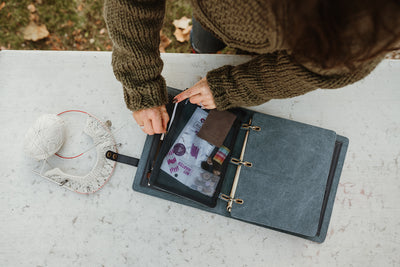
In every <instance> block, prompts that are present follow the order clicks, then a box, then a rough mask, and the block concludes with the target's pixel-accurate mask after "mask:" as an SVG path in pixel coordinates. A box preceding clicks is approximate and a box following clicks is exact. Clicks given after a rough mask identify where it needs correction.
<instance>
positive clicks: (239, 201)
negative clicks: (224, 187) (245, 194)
mask: <svg viewBox="0 0 400 267" xmlns="http://www.w3.org/2000/svg"><path fill="white" fill-rule="evenodd" d="M219 198H220V199H222V200H225V201H226V202H229V201H231V200H232V201H233V202H235V203H236V204H240V205H242V204H243V203H244V201H243V199H240V198H231V197H230V196H228V195H225V194H221V195H220V196H219Z"/></svg>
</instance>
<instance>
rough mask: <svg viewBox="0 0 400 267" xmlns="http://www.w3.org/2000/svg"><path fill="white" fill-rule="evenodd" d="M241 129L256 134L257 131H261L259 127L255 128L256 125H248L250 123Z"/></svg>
mask: <svg viewBox="0 0 400 267" xmlns="http://www.w3.org/2000/svg"><path fill="white" fill-rule="evenodd" d="M242 129H244V130H249V129H250V130H253V131H256V132H259V131H261V127H260V126H256V125H254V126H253V125H250V123H249V124H242Z"/></svg>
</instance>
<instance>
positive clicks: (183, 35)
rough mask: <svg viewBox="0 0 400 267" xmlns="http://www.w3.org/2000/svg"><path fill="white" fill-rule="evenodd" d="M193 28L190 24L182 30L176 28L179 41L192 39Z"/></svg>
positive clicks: (175, 33)
mask: <svg viewBox="0 0 400 267" xmlns="http://www.w3.org/2000/svg"><path fill="white" fill-rule="evenodd" d="M191 30H192V26H189V27H188V28H186V29H184V30H182V29H176V30H175V32H174V36H175V38H176V40H178V42H181V43H183V42H186V41H189V40H190V31H191Z"/></svg>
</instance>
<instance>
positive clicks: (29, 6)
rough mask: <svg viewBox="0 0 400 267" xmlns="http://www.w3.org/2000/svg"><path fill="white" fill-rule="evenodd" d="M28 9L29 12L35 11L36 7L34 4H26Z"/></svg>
mask: <svg viewBox="0 0 400 267" xmlns="http://www.w3.org/2000/svg"><path fill="white" fill-rule="evenodd" d="M28 10H29V11H30V12H31V13H34V12H36V7H35V5H34V4H30V5H28Z"/></svg>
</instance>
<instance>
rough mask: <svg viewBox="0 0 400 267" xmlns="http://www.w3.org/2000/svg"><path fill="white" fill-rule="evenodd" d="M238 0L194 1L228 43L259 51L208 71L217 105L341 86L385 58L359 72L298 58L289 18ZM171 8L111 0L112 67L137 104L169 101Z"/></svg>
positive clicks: (156, 2)
mask: <svg viewBox="0 0 400 267" xmlns="http://www.w3.org/2000/svg"><path fill="white" fill-rule="evenodd" d="M233 2H234V4H232V1H227V0H215V1H212V0H193V1H192V5H193V13H194V14H193V15H194V17H195V18H196V19H197V20H198V21H199V22H200V23H201V24H202V25H203V26H204V27H205V28H206V29H208V30H209V31H211V32H213V33H214V34H215V35H216V36H217V37H218V38H219V39H221V40H222V41H223V42H225V43H226V44H227V45H228V46H231V47H235V48H239V49H242V50H245V51H249V52H255V53H257V54H258V55H257V56H255V57H254V58H253V59H252V60H250V61H249V62H247V63H245V64H241V65H238V66H229V65H227V66H223V67H221V68H218V69H215V70H212V71H210V72H208V74H207V81H208V84H209V86H210V88H211V91H212V93H213V96H214V99H215V102H216V105H217V109H220V110H224V109H228V108H231V107H237V106H254V105H258V104H261V103H264V102H266V101H268V100H270V99H277V98H288V97H294V96H298V95H301V94H304V93H306V92H309V91H311V90H315V89H317V88H340V87H343V86H345V85H348V84H351V83H353V82H356V81H358V80H360V79H362V78H363V77H365V76H366V75H368V74H369V73H370V72H371V71H372V70H373V69H374V68H375V66H376V65H377V64H378V63H379V61H380V60H381V58H379V59H376V60H372V61H370V62H368V63H364V64H363V65H360V66H358V67H357V68H356V69H355V70H353V71H349V70H343V69H333V70H332V69H331V70H324V69H321V68H318V67H316V65H315V64H312V63H310V64H308V63H305V64H299V63H297V62H295V61H294V60H293V59H292V56H291V53H290V48H289V47H286V45H285V42H284V36H283V30H282V28H283V27H284V25H279V23H278V22H277V21H282V19H279V20H277V19H276V14H274V13H273V12H272V11H271V6H270V4H269V3H268V1H255V0H249V1H242V0H237V1H233ZM164 12H165V1H161V0H105V8H104V14H105V19H106V22H107V26H108V30H109V34H110V37H111V39H112V41H113V44H114V46H113V54H112V66H113V69H114V74H115V76H116V78H117V79H118V80H119V81H120V82H121V83H122V85H123V88H124V97H125V101H126V104H127V107H128V108H129V109H130V110H132V111H135V110H140V109H144V108H149V107H154V106H160V105H163V104H166V103H167V93H166V84H165V80H164V79H163V77H162V76H161V70H162V68H163V62H162V60H161V58H160V53H159V50H158V47H159V42H160V36H159V32H160V30H161V27H162V24H163V18H164ZM284 15H285V14H284V13H282V14H280V16H284ZM283 21H284V20H283Z"/></svg>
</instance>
